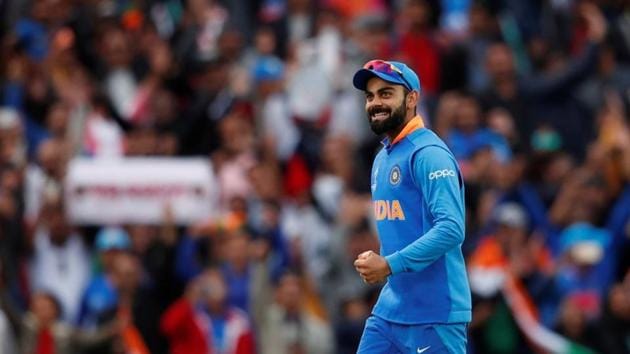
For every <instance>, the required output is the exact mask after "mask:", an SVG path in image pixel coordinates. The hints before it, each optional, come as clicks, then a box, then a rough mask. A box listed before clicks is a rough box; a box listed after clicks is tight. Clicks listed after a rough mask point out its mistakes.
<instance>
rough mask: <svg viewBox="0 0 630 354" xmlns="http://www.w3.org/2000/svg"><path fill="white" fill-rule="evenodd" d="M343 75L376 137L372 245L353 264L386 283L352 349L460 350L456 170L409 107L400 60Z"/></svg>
mask: <svg viewBox="0 0 630 354" xmlns="http://www.w3.org/2000/svg"><path fill="white" fill-rule="evenodd" d="M353 84H354V86H355V87H356V88H357V89H359V90H362V91H364V92H365V97H366V102H365V109H366V112H367V118H368V122H369V124H370V128H371V129H372V131H373V132H374V133H376V134H378V135H381V134H382V135H384V136H385V138H384V139H383V141H382V143H383V148H382V149H381V150H380V151H379V153H378V154H377V156H376V157H375V159H374V163H373V166H372V175H371V189H372V200H373V204H374V213H375V215H374V217H375V220H376V226H377V230H378V234H379V239H380V243H381V249H380V252H378V253H377V252H375V251H373V250H368V251H365V252H363V253H361V254H360V255H359V256H358V257H357V259H356V260H355V262H354V265H355V268H356V270H357V272H359V274H360V275H361V277H362V278H363V280H364V281H365V282H366V283H369V284H374V283H379V282H382V281H385V280H386V281H387V282H386V283H385V285H384V286H383V289H382V290H381V293H380V295H379V298H378V301H377V302H376V304H375V306H374V308H373V310H372V315H371V316H370V318H369V319H368V320H367V322H366V325H365V328H364V331H363V335H362V338H361V342H360V344H359V349H358V353H360V354H361V353H371V354H375V353H388V354H391V353H417V354H422V353H424V354H430V353H465V352H466V342H467V337H466V328H467V325H468V322H470V320H471V299H470V289H469V285H468V279H467V275H466V267H465V264H464V257H463V255H462V251H461V244H462V242H463V241H464V215H465V213H464V180H463V177H462V174H461V172H460V170H459V167H458V165H457V162H456V160H455V158H454V157H453V154H452V153H451V151H450V150H449V149H448V147H447V146H446V144H445V143H444V142H443V141H442V140H441V139H440V138H439V137H438V136H437V135H436V134H435V133H433V132H432V131H431V130H430V129H427V128H426V127H425V126H424V123H423V120H422V117H421V116H419V115H418V114H417V113H416V110H417V107H418V103H419V100H420V93H421V92H420V80H419V79H418V76H417V75H416V73H414V72H413V70H411V69H410V68H409V67H408V66H407V65H405V64H403V63H400V62H394V61H384V60H372V61H370V62H368V63H366V64H365V65H364V67H363V68H362V69H360V70H358V71H357V72H356V73H355V75H354V78H353Z"/></svg>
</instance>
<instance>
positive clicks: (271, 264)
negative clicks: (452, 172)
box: [0, 0, 630, 354]
mask: <svg viewBox="0 0 630 354" xmlns="http://www.w3.org/2000/svg"><path fill="white" fill-rule="evenodd" d="M0 18H1V21H0V26H1V27H0V53H1V54H0V72H1V73H2V74H1V75H0V298H1V301H0V303H1V304H2V306H1V307H0V353H1V354H13V353H24V354H34V353H36V354H44V353H45V354H50V353H55V354H64V353H120V354H122V353H125V354H131V353H134V354H145V353H155V354H160V353H172V354H183V353H186V354H196V353H199V354H205V353H220V354H246V353H261V354H285V353H286V354H320V353H321V354H328V353H330V354H333V353H339V354H345V353H354V351H355V350H356V345H357V343H358V340H359V338H360V335H361V331H362V328H363V324H364V321H365V319H366V317H367V316H368V315H369V312H370V309H371V306H372V305H373V303H374V300H375V298H376V296H377V295H378V291H379V287H372V286H368V285H366V284H364V283H363V282H362V281H361V279H360V277H358V276H357V275H356V274H355V271H354V268H353V265H352V262H353V260H354V259H355V258H356V256H357V255H358V254H359V253H361V252H362V251H365V250H368V249H372V250H378V248H379V244H378V238H377V235H376V233H375V230H374V227H373V222H372V219H373V215H372V204H371V200H370V194H369V191H370V190H369V176H370V167H371V161H372V158H373V156H374V155H375V153H376V152H377V151H378V149H379V148H380V146H381V145H380V138H379V137H377V136H373V134H372V133H371V132H370V131H369V129H368V124H367V121H366V119H367V118H366V115H365V112H364V100H365V98H364V95H363V93H361V92H358V91H357V90H355V89H354V88H353V87H352V84H351V78H352V75H353V73H354V72H355V71H356V70H357V69H358V68H360V67H361V65H362V64H363V63H364V62H366V61H367V60H369V59H373V58H382V59H397V60H400V61H403V62H406V63H407V64H409V65H410V66H411V67H412V68H413V69H414V70H415V71H416V72H417V73H418V75H419V77H420V81H421V86H422V93H421V96H422V99H423V103H422V107H421V112H420V114H421V116H422V117H423V119H424V121H425V123H426V124H427V125H428V126H430V127H431V128H432V129H434V130H435V131H436V132H437V133H438V134H439V135H440V136H441V137H442V138H443V139H444V140H445V141H446V142H447V144H448V145H449V146H450V147H451V149H452V151H453V153H454V154H455V156H456V157H457V159H458V161H459V163H460V165H461V167H462V171H463V174H464V178H465V180H466V182H467V185H466V206H467V230H466V241H465V243H464V245H463V249H464V253H465V256H466V258H467V264H468V267H469V276H470V281H471V289H472V292H473V321H472V323H471V324H470V326H469V352H470V353H477V354H482V353H483V354H485V353H491V354H493V353H532V352H535V350H537V349H538V350H540V348H537V345H536V343H535V341H532V340H531V338H529V337H528V336H527V328H524V326H523V323H524V321H522V318H521V316H523V313H522V311H519V310H518V308H515V306H514V304H513V303H512V302H511V301H508V300H509V299H510V298H512V296H514V293H513V291H514V289H513V288H512V287H507V286H505V284H506V279H510V280H511V281H513V282H510V284H517V285H518V287H517V289H518V292H519V294H520V296H522V298H524V299H526V300H527V302H528V304H529V305H530V306H529V308H530V313H531V314H533V316H534V318H535V319H536V321H537V323H538V324H539V325H541V326H543V327H544V328H545V329H548V330H550V331H552V332H553V333H555V334H557V335H560V336H562V337H563V338H566V339H567V340H568V341H570V342H572V343H576V344H579V345H581V346H583V347H586V348H590V349H591V350H593V351H594V352H601V353H630V272H629V271H628V270H629V265H630V242H629V241H630V183H629V182H630V130H629V126H628V125H629V119H628V113H627V112H628V109H629V108H630V6H629V5H628V3H627V2H625V1H620V0H619V1H616V0H597V1H581V0H531V1H522V0H225V1H219V0H30V1H29V0H0ZM77 156H82V157H90V158H94V159H115V158H123V157H127V156H152V157H164V156H168V157H190V156H195V157H203V158H206V159H207V161H208V163H209V164H211V166H212V170H213V172H214V174H215V176H216V181H217V185H218V190H219V193H220V195H219V196H218V204H217V206H216V210H215V212H214V213H213V215H212V216H209V217H208V219H207V220H204V221H200V222H199V223H194V224H191V225H179V224H176V223H175V222H174V220H173V216H172V214H173V211H172V210H171V209H170V208H169V207H168V206H167V207H165V210H164V217H163V220H162V222H161V223H159V224H151V225H146V224H126V225H90V226H84V225H81V226H79V225H73V223H72V222H71V220H69V219H68V217H67V214H66V213H65V208H66V200H64V198H63V195H64V193H63V187H64V178H65V175H66V172H67V167H68V163H69V161H71V160H72V159H73V158H74V157H77Z"/></svg>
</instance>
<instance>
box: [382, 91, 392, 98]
mask: <svg viewBox="0 0 630 354" xmlns="http://www.w3.org/2000/svg"><path fill="white" fill-rule="evenodd" d="M391 95H392V93H391V92H383V93H382V94H381V96H383V97H391Z"/></svg>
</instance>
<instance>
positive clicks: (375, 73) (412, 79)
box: [352, 60, 420, 92]
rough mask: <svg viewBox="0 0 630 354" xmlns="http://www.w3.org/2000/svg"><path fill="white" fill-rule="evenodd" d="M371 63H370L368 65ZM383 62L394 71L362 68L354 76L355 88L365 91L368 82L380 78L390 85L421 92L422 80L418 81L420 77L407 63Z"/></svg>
mask: <svg viewBox="0 0 630 354" xmlns="http://www.w3.org/2000/svg"><path fill="white" fill-rule="evenodd" d="M370 62H371V61H370ZM370 62H368V64H369V63H370ZM382 62H385V63H389V64H390V65H392V66H393V68H392V70H391V71H390V72H385V71H381V70H377V69H376V68H375V67H372V68H369V69H366V68H362V69H360V70H359V71H357V72H356V73H355V74H354V78H353V79H352V84H353V85H354V87H356V88H357V89H359V90H361V91H365V89H366V87H367V82H368V81H369V80H370V79H371V78H373V77H378V78H380V79H382V80H384V81H387V82H389V83H392V84H397V85H402V86H405V87H406V88H407V89H409V90H410V91H418V92H420V79H418V75H416V73H415V72H414V71H413V70H411V69H410V68H409V67H408V66H407V65H406V64H405V63H401V62H399V61H389V60H382Z"/></svg>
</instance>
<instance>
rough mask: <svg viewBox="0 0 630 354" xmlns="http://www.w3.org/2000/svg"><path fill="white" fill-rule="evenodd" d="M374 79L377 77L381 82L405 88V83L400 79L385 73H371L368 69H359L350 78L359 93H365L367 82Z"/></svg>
mask: <svg viewBox="0 0 630 354" xmlns="http://www.w3.org/2000/svg"><path fill="white" fill-rule="evenodd" d="M374 77H378V78H379V79H382V80H383V81H387V82H389V83H392V84H396V85H402V86H405V87H407V85H406V84H405V82H404V81H402V79H400V78H398V77H394V76H391V75H388V74H385V73H380V72H378V71H373V70H370V69H361V70H359V71H357V72H356V74H354V77H353V78H352V84H353V85H354V87H356V88H357V89H359V90H361V91H365V90H366V88H367V83H368V81H370V79H371V78H374Z"/></svg>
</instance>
